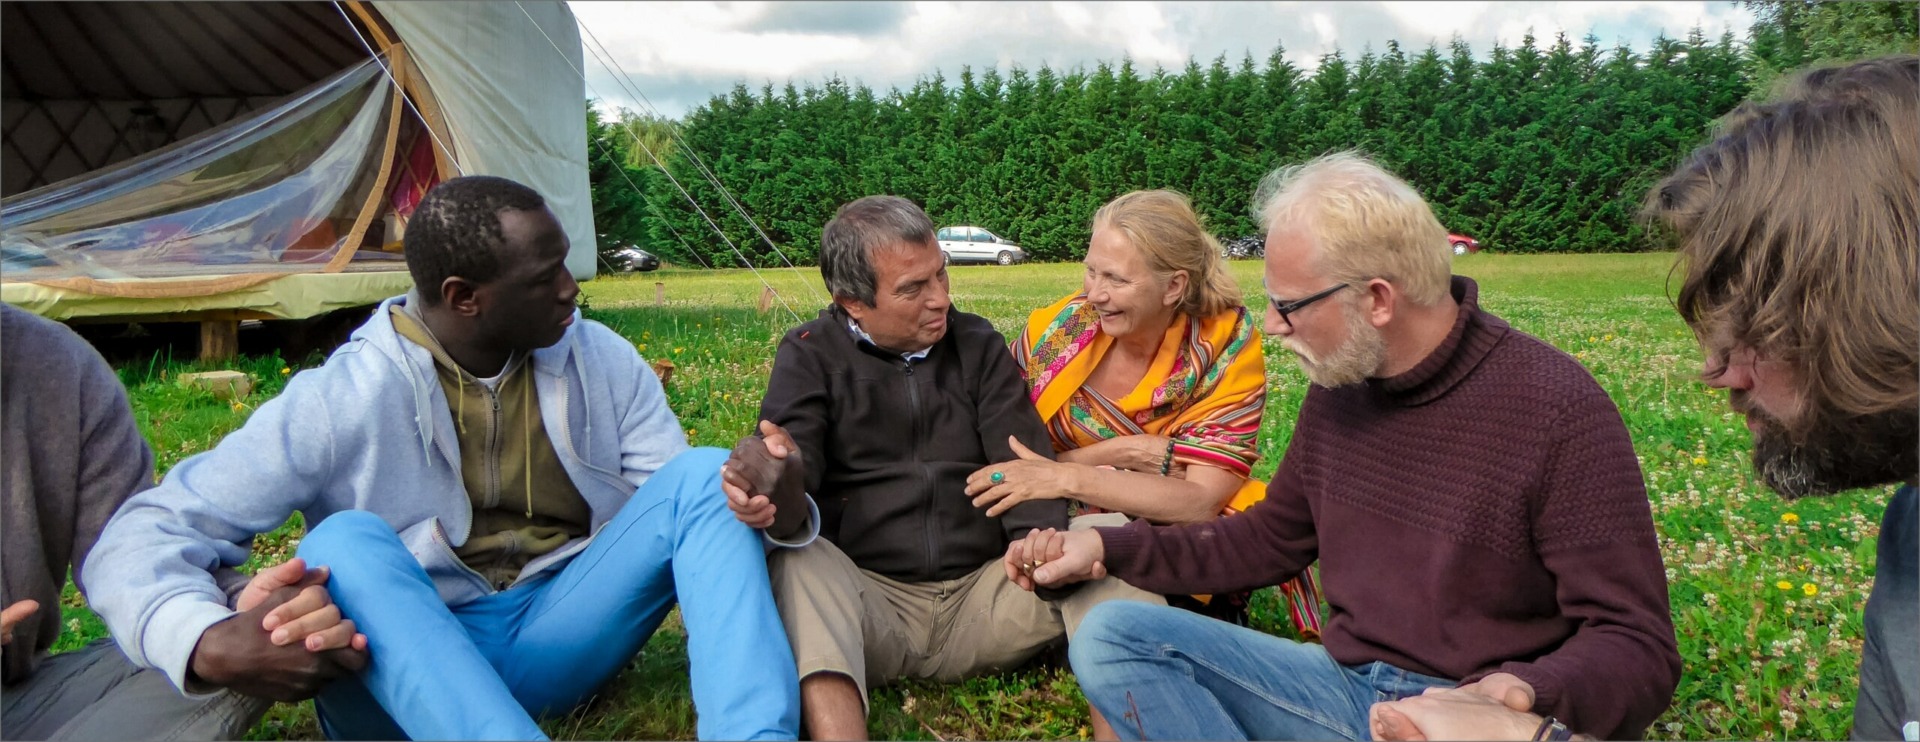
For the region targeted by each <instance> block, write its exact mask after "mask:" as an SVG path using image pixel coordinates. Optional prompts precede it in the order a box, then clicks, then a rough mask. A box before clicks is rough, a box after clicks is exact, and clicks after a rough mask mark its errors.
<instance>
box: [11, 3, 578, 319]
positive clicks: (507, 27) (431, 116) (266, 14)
mask: <svg viewBox="0 0 1920 742" xmlns="http://www.w3.org/2000/svg"><path fill="white" fill-rule="evenodd" d="M0 16H3V17H0V56H3V57H4V60H3V61H4V65H0V72H3V73H4V79H3V80H0V138H3V139H4V143H3V144H4V146H0V186H3V187H4V193H0V195H3V196H4V200H3V201H0V237H3V238H4V242H3V243H0V248H3V250H0V300H4V301H6V302H8V303H12V304H16V305H19V306H22V307H24V308H27V309H30V310H32V311H35V312H37V313H40V314H42V315H45V316H48V317H52V318H55V319H69V320H88V319H92V320H101V321H106V320H128V319H139V320H149V321H158V320H187V321H201V322H203V323H208V324H206V325H203V326H205V327H208V328H209V331H208V332H211V333H213V335H211V336H210V335H209V334H208V332H203V338H204V339H207V340H208V341H209V342H215V343H216V344H217V341H218V340H219V337H218V336H219V335H220V334H222V333H229V334H230V332H231V329H232V327H233V323H235V322H237V321H238V320H241V319H249V318H259V319H266V318H278V319H298V318H304V317H310V316H314V315H317V314H321V313H324V312H327V311H330V310H333V309H337V308H342V307H349V306H360V305H365V304H369V303H372V302H375V301H378V300H380V299H382V298H385V297H387V296H391V295H394V294H397V293H400V292H402V291H405V290H406V288H407V287H408V286H410V285H411V281H410V280H409V279H408V277H407V273H406V270H405V263H404V259H403V257H402V254H401V252H400V246H401V237H402V235H403V234H404V230H405V222H406V218H407V216H408V215H410V214H411V212H412V207H413V206H414V205H415V204H417V202H418V200H419V196H420V194H421V193H422V192H424V190H425V189H426V188H427V187H430V186H431V185H432V184H433V183H437V182H439V181H441V180H445V179H448V178H452V177H455V176H457V175H462V174H467V175H473V174H491V175H501V176H505V177H509V178H513V179H515V180H518V181H520V182H523V183H526V184H528V185H530V186H532V187H533V188H535V189H536V190H538V191H540V192H541V193H542V194H543V195H544V196H546V198H547V200H548V203H549V205H550V207H551V208H552V209H553V211H554V213H555V214H556V215H557V216H558V217H559V218H560V221H561V224H562V226H563V227H564V228H565V229H566V230H567V233H568V237H569V238H570V239H571V241H572V251H571V253H570V255H569V257H568V261H567V265H568V267H569V268H570V269H572V271H573V273H574V275H575V276H577V277H579V278H582V279H584V278H588V277H591V276H592V275H593V269H594V255H595V244H594V230H593V216H592V208H591V205H590V203H589V201H588V183H587V171H586V149H587V141H586V124H585V117H586V109H585V106H586V94H585V88H584V83H583V81H582V80H581V78H580V74H579V72H578V71H577V70H578V69H579V68H580V65H581V51H580V37H579V32H578V30H577V28H576V27H575V24H574V19H573V15H572V13H571V12H570V11H569V10H568V9H567V7H566V6H565V4H564V3H560V2H547V1H538V0H536V1H532V2H528V1H525V0H523V2H521V3H512V2H431V3H428V2H371V3H368V2H340V3H332V2H269V3H225V2H150V3H134V2H78V3H23V2H4V3H0ZM556 45H557V46H558V47H559V48H560V49H561V50H562V51H561V53H555V49H554V47H555V46H556ZM207 352H209V351H208V349H207V348H205V347H203V354H204V353H207ZM211 352H214V353H219V352H220V350H219V349H217V348H216V349H214V350H213V351H211Z"/></svg>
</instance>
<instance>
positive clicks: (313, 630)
mask: <svg viewBox="0 0 1920 742" xmlns="http://www.w3.org/2000/svg"><path fill="white" fill-rule="evenodd" d="M328 577H329V573H328V571H327V569H326V568H325V567H322V568H320V569H315V570H309V569H307V566H306V562H305V560H302V559H297V558H296V559H292V560H289V561H287V562H285V563H283V564H280V565H278V566H275V567H272V568H269V569H265V570H261V571H260V573H259V574H256V575H254V577H253V579H252V580H251V581H249V582H248V583H247V586H246V588H245V589H243V590H241V592H240V596H239V599H238V600H237V601H236V603H235V606H234V607H235V608H236V609H237V610H239V611H240V612H239V613H238V614H235V615H234V616H231V617H229V618H227V619H226V620H223V621H220V622H219V623H216V624H214V625H212V626H209V627H207V630H206V632H205V633H203V634H201V635H200V643H199V644H197V645H195V646H194V648H193V656H192V657H191V658H189V660H188V671H189V673H190V674H191V675H192V676H193V677H195V678H198V679H199V680H200V681H201V682H205V683H207V684H210V685H214V686H218V687H223V688H231V689H233V690H234V691H236V692H239V693H242V694H245V695H250V696H256V697H260V698H269V699H272V700H276V701H298V700H303V699H307V698H311V697H313V695H314V694H315V693H318V692H319V691H320V689H321V687H323V686H325V685H326V683H327V682H328V681H331V680H333V679H334V678H338V677H341V676H344V675H349V674H352V673H356V672H359V671H360V670H362V669H364V668H366V666H367V662H368V660H369V657H368V655H367V637H366V635H365V634H361V633H358V632H356V631H355V630H354V624H353V622H352V621H351V620H348V619H346V618H343V617H342V616H341V615H340V608H339V606H336V605H334V604H333V599H332V596H331V595H329V594H328V593H327V590H326V588H325V587H323V585H324V584H325V583H326V581H327V578H328Z"/></svg>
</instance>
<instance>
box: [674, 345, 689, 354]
mask: <svg viewBox="0 0 1920 742" xmlns="http://www.w3.org/2000/svg"><path fill="white" fill-rule="evenodd" d="M683 350H686V348H684V347H676V348H674V349H673V353H674V355H679V354H680V351H683Z"/></svg>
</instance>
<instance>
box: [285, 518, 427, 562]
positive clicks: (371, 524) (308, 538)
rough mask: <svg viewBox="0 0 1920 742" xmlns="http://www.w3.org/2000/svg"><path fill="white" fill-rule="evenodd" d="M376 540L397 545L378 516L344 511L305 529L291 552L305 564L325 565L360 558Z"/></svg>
mask: <svg viewBox="0 0 1920 742" xmlns="http://www.w3.org/2000/svg"><path fill="white" fill-rule="evenodd" d="M380 541H391V542H393V544H394V545H396V546H398V545H400V534H397V533H394V531H393V527H392V526H389V525H387V522H386V521H385V520H383V519H381V518H380V516H378V515H374V514H373V513H370V512H367V511H365V510H344V511H341V512H338V513H334V514H333V515H330V516H327V519H326V520H323V521H320V524H319V525H317V526H314V527H312V528H310V529H307V534H306V535H305V536H304V537H302V538H301V539H300V547H299V549H297V550H296V552H295V553H296V554H298V555H299V556H300V557H302V558H304V559H306V560H307V562H308V563H309V564H315V565H318V564H329V563H332V562H334V561H335V560H338V559H340V558H342V557H351V556H361V555H364V552H365V550H366V548H367V545H368V544H370V543H378V542H380ZM401 548H403V549H404V548H405V547H404V546H402V547H401Z"/></svg>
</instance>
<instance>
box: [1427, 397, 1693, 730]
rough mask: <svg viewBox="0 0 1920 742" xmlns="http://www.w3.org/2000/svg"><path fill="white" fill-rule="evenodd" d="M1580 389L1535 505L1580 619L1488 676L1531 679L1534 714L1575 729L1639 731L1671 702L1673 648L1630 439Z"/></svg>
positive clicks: (1537, 528) (1614, 417) (1539, 527)
mask: <svg viewBox="0 0 1920 742" xmlns="http://www.w3.org/2000/svg"><path fill="white" fill-rule="evenodd" d="M1582 391H1583V392H1584V393H1580V394H1578V395H1577V397H1576V400H1575V401H1574V402H1573V403H1572V404H1571V405H1570V406H1569V408H1568V409H1567V411H1566V412H1565V413H1564V414H1563V415H1562V416H1561V417H1560V420H1559V421H1558V424H1557V426H1556V431H1557V440H1556V441H1555V442H1554V444H1553V450H1552V453H1551V455H1550V458H1549V460H1548V464H1547V469H1546V478H1545V481H1544V482H1543V487H1542V489H1541V490H1540V492H1541V497H1540V500H1539V501H1538V502H1536V503H1535V504H1534V507H1535V508H1536V511H1535V512H1536V514H1535V525H1534V540H1535V547H1536V548H1537V549H1538V550H1539V553H1540V556H1541V559H1542V560H1543V561H1544V562H1545V564H1546V567H1547V569H1548V570H1549V571H1550V572H1552V573H1553V576H1554V580H1555V583H1556V585H1557V588H1556V594H1555V597H1556V599H1557V600H1558V602H1559V604H1560V611H1561V613H1562V614H1563V615H1565V616H1567V617H1568V618H1569V619H1572V620H1574V621H1578V622H1579V625H1578V628H1576V629H1575V630H1574V634H1573V636H1572V637H1571V638H1569V639H1568V640H1567V641H1566V642H1565V643H1564V644H1562V645H1560V648H1559V649H1556V650H1554V651H1553V652H1551V653H1548V654H1547V655H1545V656H1542V657H1540V658H1538V659H1536V660H1534V661H1532V662H1508V663H1505V664H1502V665H1500V666H1499V667H1497V668H1494V669H1492V670H1490V671H1489V673H1491V672H1506V673H1512V674H1513V675H1515V676H1517V677H1519V678H1520V679H1521V680H1525V681H1527V683H1528V684H1529V685H1532V686H1533V691H1534V700H1535V703H1534V711H1535V712H1537V713H1540V714H1551V715H1553V716H1555V717H1558V718H1559V719H1560V720H1561V721H1563V722H1565V723H1566V724H1567V726H1568V727H1569V728H1571V729H1573V730H1574V731H1576V732H1581V733H1585V734H1589V735H1594V736H1598V737H1600V738H1601V739H1639V738H1640V736H1641V734H1642V733H1643V732H1645V731H1646V728H1647V726H1648V725H1650V724H1652V723H1653V720H1654V719H1655V718H1657V717H1659V715H1660V714H1661V713H1662V712H1664V711H1665V710H1666V709H1667V706H1668V705H1669V704H1671V703H1672V700H1673V691H1674V687H1675V686H1676V685H1677V684H1678V683H1679V680H1680V653H1679V650H1678V648H1677V646H1676V643H1675V639H1674V633H1673V619H1672V613H1671V612H1670V610H1669V607H1668V604H1667V579H1666V571H1665V568H1664V566H1663V564H1662V562H1661V561H1660V547H1659V543H1658V540H1657V539H1656V537H1655V535H1654V529H1653V514H1652V509H1651V507H1650V506H1649V505H1648V503H1647V493H1646V486H1645V483H1644V482H1643V481H1642V480H1641V474H1640V464H1639V461H1638V459H1636V458H1635V457H1634V454H1633V443H1632V440H1631V438H1630V437H1629V436H1628V434H1627V428H1626V425H1625V424H1624V423H1623V422H1622V421H1621V419H1620V412H1619V410H1617V409H1616V408H1615V407H1614V406H1613V403H1612V402H1611V401H1610V400H1609V399H1608V398H1607V396H1606V394H1605V392H1603V391H1601V390H1600V388H1599V387H1598V386H1597V385H1595V386H1593V387H1592V388H1591V390H1590V391H1587V390H1582ZM1485 674H1486V673H1483V674H1482V675H1485ZM1478 679H1479V678H1478V677H1470V678H1466V679H1464V680H1463V682H1472V681H1474V680H1478Z"/></svg>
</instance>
